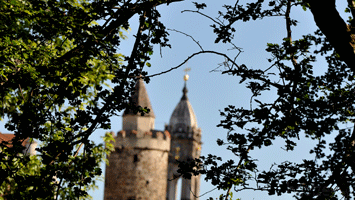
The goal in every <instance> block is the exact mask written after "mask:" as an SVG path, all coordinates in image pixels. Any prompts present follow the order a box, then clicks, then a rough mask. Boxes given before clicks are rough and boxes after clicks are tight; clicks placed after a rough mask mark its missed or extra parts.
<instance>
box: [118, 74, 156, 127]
mask: <svg viewBox="0 0 355 200" xmlns="http://www.w3.org/2000/svg"><path fill="white" fill-rule="evenodd" d="M134 90H135V91H134V93H133V95H132V97H131V99H132V102H131V103H132V104H134V105H136V106H137V105H139V106H141V107H143V108H144V107H147V108H149V109H150V112H149V113H148V114H144V116H142V115H141V114H140V113H138V114H137V113H134V112H133V111H132V110H131V109H126V110H125V111H124V114H123V116H122V129H123V130H136V131H139V132H146V131H151V130H153V129H154V121H155V115H154V111H153V108H152V105H151V104H150V100H149V97H148V92H147V90H146V88H145V84H144V82H143V79H142V78H140V79H138V81H137V83H136V86H135V88H134Z"/></svg>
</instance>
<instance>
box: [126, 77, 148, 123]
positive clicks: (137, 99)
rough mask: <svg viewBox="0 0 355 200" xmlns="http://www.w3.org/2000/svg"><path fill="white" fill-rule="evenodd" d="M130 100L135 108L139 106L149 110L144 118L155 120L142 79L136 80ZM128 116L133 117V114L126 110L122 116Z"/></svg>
mask: <svg viewBox="0 0 355 200" xmlns="http://www.w3.org/2000/svg"><path fill="white" fill-rule="evenodd" d="M131 98H132V103H133V104H134V105H135V106H141V107H142V108H144V107H147V108H149V109H150V112H149V113H148V114H145V115H144V116H147V117H153V118H155V115H154V112H153V108H152V105H151V103H150V100H149V97H148V92H147V90H146V88H145V84H144V81H143V79H142V78H140V79H138V81H137V83H136V86H135V88H134V93H133V95H132V97H131ZM128 114H131V115H135V113H134V112H133V111H132V110H131V109H126V110H125V111H124V114H123V115H128ZM137 114H139V113H137Z"/></svg>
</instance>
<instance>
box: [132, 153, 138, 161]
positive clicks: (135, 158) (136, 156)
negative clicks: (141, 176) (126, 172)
mask: <svg viewBox="0 0 355 200" xmlns="http://www.w3.org/2000/svg"><path fill="white" fill-rule="evenodd" d="M133 162H138V155H137V154H135V155H134V157H133Z"/></svg>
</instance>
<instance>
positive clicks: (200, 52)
mask: <svg viewBox="0 0 355 200" xmlns="http://www.w3.org/2000/svg"><path fill="white" fill-rule="evenodd" d="M203 53H211V54H217V55H220V56H223V57H225V58H226V59H227V60H228V61H230V62H232V63H233V65H235V66H236V67H238V68H239V66H238V65H237V64H236V63H235V62H234V61H233V60H232V59H231V58H229V57H228V56H227V55H226V54H224V53H220V52H217V51H199V52H196V53H193V54H192V55H190V56H189V57H187V58H186V59H185V60H184V61H183V62H182V63H180V64H179V65H177V66H175V67H172V68H170V69H168V70H166V71H162V72H160V73H156V74H153V75H150V76H146V77H149V78H150V77H154V76H158V75H162V74H166V73H168V72H170V71H172V70H174V69H177V68H179V67H181V66H182V65H184V64H185V63H186V62H187V61H188V60H190V59H191V58H192V57H194V56H197V55H199V54H203Z"/></svg>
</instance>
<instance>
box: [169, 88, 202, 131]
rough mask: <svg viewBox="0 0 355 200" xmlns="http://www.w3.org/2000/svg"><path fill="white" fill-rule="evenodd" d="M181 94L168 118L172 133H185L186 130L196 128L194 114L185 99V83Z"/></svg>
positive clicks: (186, 98) (187, 100)
mask: <svg viewBox="0 0 355 200" xmlns="http://www.w3.org/2000/svg"><path fill="white" fill-rule="evenodd" d="M182 92H183V95H182V97H181V100H180V102H179V103H178V105H177V106H176V107H175V109H174V111H173V114H172V115H171V117H170V122H169V125H170V127H171V129H172V130H173V131H174V132H187V129H190V130H191V129H194V128H197V120H196V116H195V112H194V110H193V108H192V106H191V104H190V102H189V99H188V97H187V92H188V90H187V88H186V82H185V85H184V88H183V90H182Z"/></svg>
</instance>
